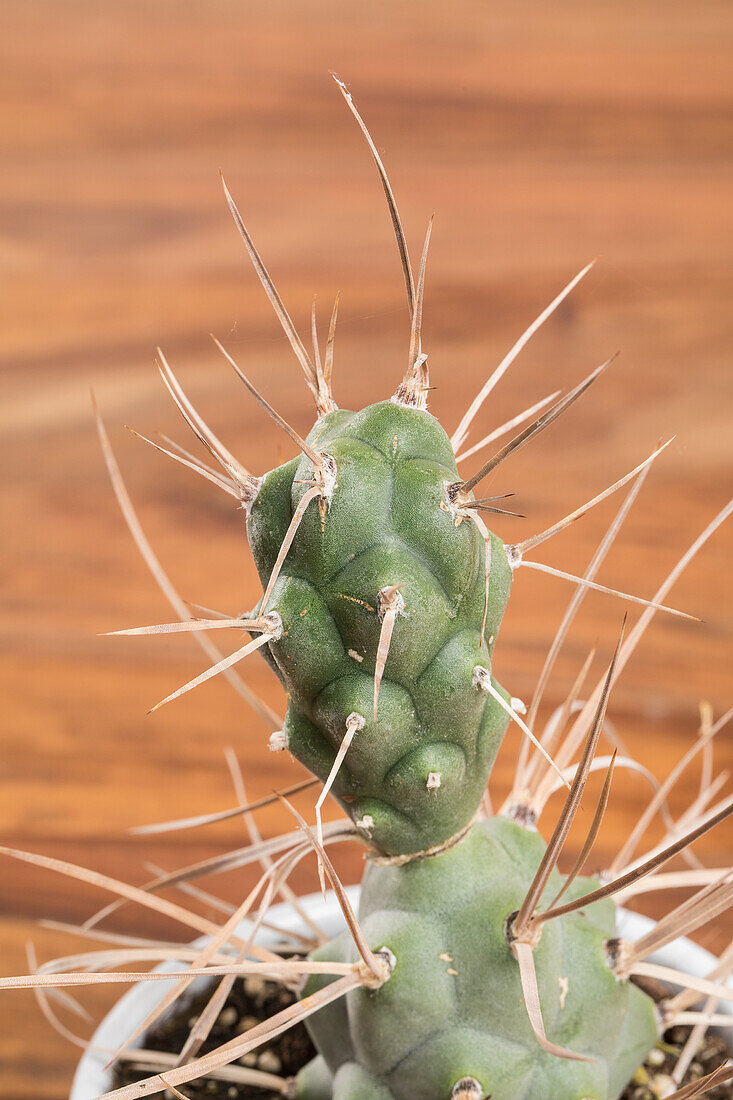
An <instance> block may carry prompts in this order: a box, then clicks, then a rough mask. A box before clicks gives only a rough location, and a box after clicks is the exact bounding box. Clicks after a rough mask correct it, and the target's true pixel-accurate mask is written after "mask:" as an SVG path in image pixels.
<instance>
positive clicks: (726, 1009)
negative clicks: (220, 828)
mask: <svg viewBox="0 0 733 1100" xmlns="http://www.w3.org/2000/svg"><path fill="white" fill-rule="evenodd" d="M346 893H347V895H348V897H349V901H350V902H351V904H352V906H354V907H356V906H357V905H358V901H359V887H358V886H349V887H347V889H346ZM300 901H301V905H302V906H303V908H304V909H305V911H306V912H307V913H308V915H309V916H310V917H311V918H312V919H313V920H314V921H316V922H317V923H318V924H319V925H320V926H321V927H322V928H323V929H324V931H325V932H327V933H328V934H329V935H330V936H336V935H338V934H339V933H340V932H342V931H343V930H344V928H345V927H346V926H345V923H344V920H343V917H342V915H341V911H340V909H339V906H338V903H337V901H336V898H335V896H334V894H333V892H332V891H328V892H327V894H326V897H325V899H324V898H323V897H322V896H321V894H320V893H314V894H307V895H305V896H304V897H303V898H301V899H300ZM269 917H270V918H271V919H272V921H273V923H275V924H280V926H281V927H282V928H283V929H285V930H287V931H292V932H299V933H302V934H307V933H308V931H309V930H308V928H307V926H306V925H305V924H304V923H303V921H302V919H301V918H300V917H299V916H298V914H297V913H295V912H294V910H293V909H292V907H291V906H290V905H288V904H287V903H282V904H280V905H276V906H273V908H272V909H271V910H270V913H269ZM617 917H618V934H619V936H621V937H622V938H623V939H627V940H631V941H634V940H638V939H640V938H641V937H642V936H644V935H646V933H647V932H649V931H650V930H651V929H652V928H653V927H654V925H655V921H653V920H652V919H651V918H650V917H645V916H643V915H642V914H641V913H634V912H631V911H630V910H628V909H622V908H619V909H618V912H617ZM248 929H249V924H248V923H247V922H243V924H242V927H241V929H240V934H242V935H246V934H247V931H248ZM276 938H277V937H276V934H275V933H274V932H273V931H271V930H270V929H268V928H262V929H260V933H259V935H258V943H260V944H262V946H267V944H268V943H273V942H275V940H276ZM205 942H206V937H201V938H200V939H198V940H196V941H195V943H196V944H201V943H205ZM650 961H652V962H656V963H659V964H661V965H662V966H670V967H674V968H675V969H677V970H682V971H684V972H685V973H687V974H690V975H692V976H694V977H698V978H704V977H706V976H707V975H708V974H709V973H710V971H711V970H712V969H713V967H714V966H715V965H716V963H717V961H718V960H717V958H716V957H715V955H713V954H712V953H711V952H710V951H706V950H705V948H704V947H700V946H699V945H698V944H696V943H693V942H692V940H689V939H687V938H686V937H680V938H679V939H677V940H674V941H673V942H672V943H670V944H668V945H667V946H666V947H664V948H663V949H662V950H661V951H657V952H655V954H654V955H652V956H650ZM156 969H157V970H166V969H168V970H178V969H180V966H179V964H176V963H173V962H170V963H164V964H162V965H161V966H159V967H156ZM207 980H208V981H210V980H211V979H206V978H196V979H194V981H193V982H192V983H191V986H192V988H193V989H195V988H196V987H197V986H198V987H201V986H202V985H203V984H204V983H205V982H206V981H207ZM731 988H733V984H732V985H731ZM166 992H167V983H165V982H149V983H140V984H138V985H134V986H132V988H131V989H128V991H127V992H126V993H125V994H124V995H123V996H122V997H120V999H119V1001H117V1003H116V1004H115V1006H114V1007H113V1008H112V1009H111V1010H110V1011H109V1012H108V1013H107V1015H106V1016H105V1017H104V1019H103V1020H102V1021H101V1023H100V1025H99V1027H98V1028H97V1029H96V1031H95V1032H94V1035H93V1036H92V1040H91V1043H92V1046H95V1047H100V1048H102V1050H103V1051H104V1050H109V1051H110V1053H111V1052H112V1050H114V1049H117V1048H118V1047H119V1046H120V1045H121V1044H122V1043H123V1042H124V1040H125V1038H126V1037H127V1036H128V1035H130V1034H132V1032H133V1031H134V1029H135V1027H136V1026H137V1024H138V1023H139V1021H140V1020H142V1019H144V1018H145V1016H146V1015H147V1014H148V1012H150V1010H151V1009H152V1008H154V1007H155V1005H156V1004H158V1003H159V1002H160V1001H161V1000H162V999H163V997H164V995H165V993H166ZM718 1011H719V1012H722V1013H724V1014H726V1015H730V1016H733V1004H727V1005H726V1004H725V1003H724V1004H722V1005H721V1006H720V1008H719V1009H718ZM135 1045H139V1043H137V1044H135ZM107 1058H108V1055H105V1054H104V1053H95V1052H93V1051H91V1050H88V1051H86V1052H85V1053H84V1054H83V1056H82V1058H81V1060H80V1062H79V1064H78V1066H77V1069H76V1073H75V1075H74V1080H73V1083H72V1086H71V1093H70V1096H69V1100H96V1098H97V1097H99V1096H101V1095H102V1094H103V1093H105V1092H107V1091H109V1089H110V1088H111V1087H112V1079H111V1073H110V1072H108V1071H107V1070H106V1069H105V1064H106V1061H107Z"/></svg>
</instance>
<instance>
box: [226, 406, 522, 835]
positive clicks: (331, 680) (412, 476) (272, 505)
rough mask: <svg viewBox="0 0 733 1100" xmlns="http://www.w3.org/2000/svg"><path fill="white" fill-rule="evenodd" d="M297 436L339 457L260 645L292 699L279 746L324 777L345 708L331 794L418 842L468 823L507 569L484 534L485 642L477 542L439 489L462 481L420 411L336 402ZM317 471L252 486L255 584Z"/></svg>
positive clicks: (490, 727)
mask: <svg viewBox="0 0 733 1100" xmlns="http://www.w3.org/2000/svg"><path fill="white" fill-rule="evenodd" d="M308 442H309V443H310V444H311V445H312V446H313V447H314V448H316V449H317V450H318V451H320V452H325V453H327V454H329V455H330V456H331V457H332V458H333V459H334V460H335V463H336V485H335V489H334V492H333V496H332V498H331V500H330V501H329V502H328V504H327V505H326V503H325V502H324V501H321V500H319V499H316V500H314V501H312V502H311V503H310V504H309V506H308V508H307V510H306V512H305V514H304V516H303V520H302V522H301V524H300V527H299V529H298V531H297V534H296V535H295V538H294V541H293V543H292V545H291V547H290V550H289V553H288V555H287V557H286V559H285V561H284V563H283V567H282V570H281V572H280V575H279V577H278V580H277V582H276V584H275V587H274V589H273V591H272V595H271V597H270V598H269V600H268V602H267V607H266V611H268V612H270V611H276V612H278V614H279V615H280V617H281V619H282V622H283V628H284V629H283V634H282V637H281V638H279V639H278V640H276V641H275V640H273V641H272V642H270V643H269V645H268V647H267V648H268V649H269V654H268V657H269V659H270V660H272V661H274V664H275V667H276V669H277V672H278V675H279V676H280V678H281V680H282V682H283V684H284V685H285V688H286V690H287V692H288V696H289V707H288V714H287V719H286V723H285V731H286V733H287V735H288V739H289V748H290V750H291V752H292V753H293V754H294V755H295V756H296V757H297V758H298V759H299V760H300V761H301V762H302V763H303V764H305V765H306V767H308V768H309V769H310V770H311V771H313V772H314V773H315V774H316V775H317V776H318V777H319V778H320V779H322V780H325V779H326V777H327V776H328V773H329V771H330V770H331V767H332V765H333V761H334V758H335V755H336V752H337V750H338V748H339V746H340V744H341V741H342V739H343V737H344V733H345V731H346V720H347V718H348V716H349V715H350V714H351V713H352V712H356V713H358V714H360V715H362V716H363V718H364V719H365V726H364V728H363V729H362V730H360V731H359V732H358V733H357V734H356V736H355V738H354V740H353V743H352V745H351V747H350V748H349V751H348V753H347V756H346V759H345V761H344V764H343V765H342V767H341V770H340V773H339V777H338V779H337V781H336V783H335V786H334V788H333V790H334V794H335V795H336V796H337V797H338V798H339V799H340V801H341V802H342V804H343V805H344V806H345V809H346V810H347V812H348V813H349V815H350V816H351V817H352V819H353V820H354V821H355V822H357V823H361V827H362V829H363V830H364V833H365V835H367V836H368V837H369V838H370V839H371V841H372V843H373V844H374V845H375V847H377V848H379V849H380V850H381V851H383V852H385V853H388V854H403V853H413V852H420V851H424V850H426V849H428V848H431V847H433V846H435V845H438V844H441V843H442V842H443V841H445V840H447V839H449V838H450V837H452V836H454V835H455V834H456V833H458V832H460V831H461V829H463V828H464V827H465V826H466V825H468V823H469V822H470V821H471V818H472V817H473V815H474V813H475V811H476V809H477V807H478V805H479V803H480V800H481V796H482V793H483V791H484V788H485V785H486V781H487V779H488V775H489V772H490V769H491V765H492V764H493V761H494V757H495V756H496V753H497V751H498V748H499V744H500V742H501V738H502V736H503V734H504V731H505V729H506V725H507V717H506V714H505V713H504V712H503V710H502V709H501V707H500V706H499V705H498V704H497V703H496V701H495V700H494V699H492V698H491V697H490V696H489V697H487V696H486V694H485V693H484V692H482V691H481V690H480V689H477V688H476V687H475V686H474V684H473V670H474V668H475V666H476V665H483V666H484V667H486V668H490V667H491V653H492V651H493V646H494V640H495V638H496V635H497V633H498V630H499V625H500V623H501V619H502V616H503V614H504V608H505V606H506V602H507V599H508V596H509V589H510V584H511V570H510V567H509V564H508V562H507V558H506V553H505V551H504V546H503V543H502V542H501V540H500V539H498V538H497V537H496V536H493V535H492V550H491V571H490V578H489V603H488V613H487V619H486V629H485V632H484V637H483V638H482V637H481V623H482V618H483V614H484V599H485V572H484V540H483V538H482V536H481V534H480V532H479V531H478V530H477V528H476V526H475V524H474V523H473V522H472V521H471V520H470V519H465V518H464V519H463V520H461V521H460V522H458V523H456V518H455V516H454V515H453V514H452V513H451V510H450V508H449V506H448V501H447V498H446V487H447V486H448V485H450V484H452V483H454V482H456V481H458V480H460V479H459V475H458V472H457V469H456V464H455V458H454V455H453V451H452V448H451V445H450V440H449V439H448V436H447V435H446V433H445V431H444V430H443V428H442V427H441V426H440V424H438V422H437V421H436V420H435V419H434V417H432V416H431V415H430V414H429V413H427V412H425V411H423V410H419V409H408V408H403V407H401V406H399V405H396V404H394V403H392V402H389V401H387V402H382V403H380V404H377V405H371V406H369V407H368V408H366V409H363V410H362V411H361V412H359V413H351V412H345V411H342V410H339V411H337V412H334V413H330V414H328V415H327V416H324V417H322V418H321V419H320V420H319V421H318V422H317V424H316V425H315V427H314V428H313V430H312V432H311V433H310V435H309V437H308ZM312 481H313V466H312V463H311V461H310V459H308V458H306V457H303V458H301V459H294V460H292V461H291V462H288V463H286V464H285V465H284V466H280V467H278V468H277V469H276V470H273V471H271V472H270V473H269V474H266V475H265V477H264V479H263V481H262V487H261V489H260V492H259V495H258V497H257V500H256V501H255V503H254V505H253V506H252V509H251V512H250V516H249V520H248V535H249V541H250V545H251V548H252V552H253V555H254V558H255V562H256V564H257V568H258V571H259V575H260V579H261V582H262V585H263V588H264V587H266V585H267V582H268V579H269V577H270V574H271V572H272V569H273V566H274V563H275V561H276V558H277V555H278V553H279V551H280V547H281V545H282V542H283V539H284V537H285V534H286V532H287V530H288V527H289V525H290V522H291V519H292V517H293V514H294V512H295V509H296V508H297V506H298V503H299V502H300V500H301V499H302V497H303V495H304V494H305V493H306V492H307V491H308V488H309V483H311V482H312ZM393 585H397V586H399V592H400V596H401V598H402V600H403V601H404V609H403V610H402V611H401V612H400V613H399V614H398V615H397V618H396V621H395V624H394V630H393V634H392V640H391V645H390V649H389V654H388V657H387V663H386V667H385V671H384V677H383V680H382V684H381V689H380V695H379V711H378V722H377V723H376V725H375V723H374V721H373V697H374V670H375V663H376V657H377V649H378V645H379V638H380V631H381V627H382V621H381V618H380V613H379V611H380V608H379V593H380V591H381V590H382V589H385V588H390V587H391V586H393ZM497 686H498V685H497ZM507 698H508V697H507ZM431 777H432V778H431Z"/></svg>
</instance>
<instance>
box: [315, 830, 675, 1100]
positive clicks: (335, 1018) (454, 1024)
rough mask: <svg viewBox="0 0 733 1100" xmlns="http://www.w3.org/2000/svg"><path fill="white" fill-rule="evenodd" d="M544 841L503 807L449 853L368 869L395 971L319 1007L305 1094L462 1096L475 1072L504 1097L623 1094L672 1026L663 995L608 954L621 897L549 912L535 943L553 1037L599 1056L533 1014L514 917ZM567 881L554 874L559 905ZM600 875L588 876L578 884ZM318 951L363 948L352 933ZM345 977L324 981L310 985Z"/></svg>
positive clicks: (372, 924) (369, 905) (351, 1098)
mask: <svg viewBox="0 0 733 1100" xmlns="http://www.w3.org/2000/svg"><path fill="white" fill-rule="evenodd" d="M543 851H544V842H543V840H542V838H541V837H540V836H539V834H538V833H536V832H533V831H531V830H528V829H526V828H524V827H522V826H520V825H518V824H516V823H515V822H512V821H509V820H508V819H506V818H501V817H496V818H491V819H489V820H487V821H484V822H481V823H478V824H476V825H474V826H473V827H472V829H471V830H470V832H469V834H468V835H467V836H466V837H465V838H464V839H463V840H461V841H460V842H459V843H458V844H456V845H455V846H454V847H452V848H450V849H448V850H446V851H444V852H442V853H441V854H440V855H436V856H432V857H429V858H426V859H422V860H416V861H413V862H411V863H409V864H406V865H403V866H380V865H377V864H371V865H370V866H369V868H368V870H367V872H366V875H365V877H364V883H363V889H362V896H361V905H360V914H359V916H360V922H361V925H362V928H363V930H364V933H365V935H366V938H367V941H368V943H369V945H370V947H371V948H372V950H378V949H380V948H384V947H386V948H389V950H390V951H392V953H393V954H394V956H395V960H396V962H395V965H394V970H393V972H392V975H391V977H390V978H389V980H388V981H387V982H386V983H385V984H384V985H383V986H382V987H381V988H379V989H377V990H371V991H370V990H367V989H364V988H359V989H356V990H354V991H352V992H351V993H349V994H348V995H347V996H346V998H344V999H342V1000H340V1001H336V1002H334V1003H333V1004H331V1005H329V1006H327V1007H326V1008H324V1009H321V1010H320V1011H319V1012H318V1013H316V1014H315V1015H314V1016H312V1017H310V1019H309V1020H308V1027H309V1029H310V1031H311V1034H312V1036H313V1039H314V1042H315V1043H316V1045H317V1048H318V1050H319V1051H320V1057H319V1058H318V1059H317V1060H316V1062H315V1063H312V1064H311V1066H310V1067H307V1068H306V1070H304V1071H303V1072H302V1073H301V1075H300V1077H299V1079H298V1087H297V1097H298V1100H416V1098H417V1097H419V1098H420V1100H450V1096H451V1091H452V1089H453V1087H454V1086H455V1084H456V1082H457V1081H460V1080H461V1078H463V1077H473V1078H475V1079H476V1080H477V1081H478V1083H479V1084H480V1086H481V1088H482V1089H483V1095H484V1096H489V1095H490V1096H491V1100H617V1097H618V1096H619V1095H620V1093H621V1092H622V1091H623V1088H624V1086H625V1085H626V1083H627V1082H628V1080H629V1079H630V1077H631V1076H632V1074H633V1073H634V1071H635V1070H636V1069H637V1067H638V1066H639V1064H640V1063H641V1062H642V1061H643V1059H644V1057H645V1056H646V1054H647V1053H648V1051H649V1050H650V1049H651V1047H652V1046H653V1045H654V1043H655V1042H656V1039H657V1030H658V1029H657V1020H656V1016H655V1009H654V1005H653V1003H652V1001H651V999H650V998H649V997H647V996H646V994H644V993H642V991H641V990H640V989H638V988H637V987H636V986H634V985H633V984H630V983H626V982H620V981H618V980H617V979H616V978H615V977H614V975H613V973H612V972H611V970H610V969H609V966H608V964H607V961H606V957H605V943H606V941H607V940H609V939H612V938H613V937H614V936H615V934H616V930H615V915H614V914H615V906H614V904H613V902H612V901H604V902H596V903H594V904H593V905H591V906H589V907H588V909H587V910H582V911H578V912H576V913H571V914H568V915H566V916H564V917H559V918H557V919H556V920H553V921H550V922H548V923H547V924H546V925H545V926H544V929H543V933H542V937H541V939H540V942H539V944H538V946H537V947H536V948H535V950H534V959H535V966H536V970H537V977H538V984H539V992H540V1000H541V1004H542V1012H543V1017H544V1021H545V1026H546V1028H547V1034H548V1038H550V1039H551V1040H552V1041H553V1042H554V1043H557V1044H559V1045H562V1046H564V1047H566V1048H567V1049H570V1050H572V1051H573V1052H575V1053H578V1054H582V1055H585V1056H587V1057H588V1058H589V1059H591V1060H590V1061H587V1062H574V1061H568V1060H565V1059H561V1058H558V1057H556V1056H554V1055H552V1054H549V1053H547V1052H546V1051H544V1050H543V1049H542V1047H541V1046H540V1045H539V1043H538V1041H537V1039H536V1037H535V1035H534V1033H533V1032H532V1030H531V1027H530V1024H529V1020H528V1017H527V1010H526V1007H525V1004H524V998H523V995H522V989H521V984H520V978H519V968H518V965H517V962H516V960H515V958H514V956H513V954H512V951H511V948H510V945H509V942H508V940H507V937H506V931H505V929H506V922H507V918H508V917H510V916H511V914H512V913H514V912H515V911H516V910H517V909H518V908H519V906H520V905H521V903H522V901H523V899H524V897H525V894H526V892H527V889H528V887H529V885H530V882H531V880H532V878H533V876H534V873H535V871H536V869H537V867H538V865H539V862H540V860H541V858H542V854H543ZM561 881H562V880H561V878H560V876H559V874H558V873H557V872H556V871H555V872H553V875H552V877H551V880H550V882H549V883H548V886H547V888H546V893H545V896H544V899H543V900H544V903H545V904H547V903H549V901H550V900H551V898H552V897H553V896H554V894H555V893H556V891H557V890H558V889H559V886H560V883H561ZM596 886H597V883H596V882H595V881H594V880H592V879H588V878H583V879H576V881H575V882H574V883H573V885H572V887H571V890H570V891H569V893H568V895H566V897H568V898H576V897H581V896H582V895H583V894H585V893H588V892H589V891H590V890H592V889H594V888H595V887H596ZM541 907H542V906H540V908H541ZM314 957H315V958H319V959H329V960H341V961H355V960H356V955H355V948H354V947H353V943H352V942H351V940H350V938H349V937H348V936H347V935H344V936H341V937H339V938H338V939H336V940H333V941H332V942H331V943H329V944H327V945H326V946H325V947H323V948H320V949H319V950H318V951H316V952H315V953H314ZM330 980H333V979H329V978H325V977H320V976H319V977H317V978H311V979H310V980H309V981H308V983H307V985H306V988H305V990H304V995H307V994H310V993H313V992H315V990H317V989H319V988H322V987H323V986H325V985H327V984H328V982H329V981H330Z"/></svg>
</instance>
